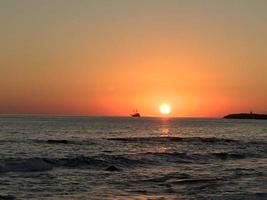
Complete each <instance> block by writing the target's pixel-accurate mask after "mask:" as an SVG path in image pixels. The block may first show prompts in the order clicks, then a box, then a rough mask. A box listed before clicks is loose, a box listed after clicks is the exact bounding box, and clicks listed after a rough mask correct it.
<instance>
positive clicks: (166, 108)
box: [159, 104, 171, 115]
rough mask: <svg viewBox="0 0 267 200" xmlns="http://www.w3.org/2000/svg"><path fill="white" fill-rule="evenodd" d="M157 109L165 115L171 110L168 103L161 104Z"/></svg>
mask: <svg viewBox="0 0 267 200" xmlns="http://www.w3.org/2000/svg"><path fill="white" fill-rule="evenodd" d="M159 111H160V113H161V114H163V115H167V114H169V113H170V112H171V107H170V105H168V104H161V105H160V107H159Z"/></svg>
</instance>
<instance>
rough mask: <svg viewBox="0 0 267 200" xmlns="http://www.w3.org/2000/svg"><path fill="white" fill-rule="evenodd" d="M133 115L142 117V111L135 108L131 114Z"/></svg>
mask: <svg viewBox="0 0 267 200" xmlns="http://www.w3.org/2000/svg"><path fill="white" fill-rule="evenodd" d="M131 116H132V117H141V115H140V113H139V112H138V111H137V109H135V110H133V113H132V114H131Z"/></svg>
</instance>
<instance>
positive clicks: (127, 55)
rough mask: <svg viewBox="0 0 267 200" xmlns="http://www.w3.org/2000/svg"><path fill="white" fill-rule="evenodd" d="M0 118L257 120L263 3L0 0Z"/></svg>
mask: <svg viewBox="0 0 267 200" xmlns="http://www.w3.org/2000/svg"><path fill="white" fill-rule="evenodd" d="M0 24H1V26H0V44H1V45H0V113H1V114H58V115H63V114H67V115H126V116H127V115H129V114H130V113H131V112H132V109H134V108H137V109H138V110H139V111H140V112H141V114H142V115H145V116H161V114H160V112H159V105H161V104H163V103H167V104H169V105H170V106H171V108H172V112H171V114H170V115H171V116H175V117H186V116H188V117H221V116H223V115H225V114H228V113H235V112H249V111H250V110H253V111H254V112H262V113H266V112H267V1H266V0H75V1H74V0H17V1H15V0H1V1H0Z"/></svg>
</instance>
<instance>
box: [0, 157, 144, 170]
mask: <svg viewBox="0 0 267 200" xmlns="http://www.w3.org/2000/svg"><path fill="white" fill-rule="evenodd" d="M139 164H145V161H142V160H138V159H131V158H126V157H124V156H118V155H105V156H99V158H96V157H85V156H78V157H74V158H28V159H19V158H18V159H14V158H13V159H9V160H0V173H1V172H2V173H6V172H37V171H47V170H52V169H53V168H56V167H68V168H80V167H81V168H82V167H85V168H94V169H105V168H107V167H108V166H112V165H116V166H118V167H132V166H136V165H139Z"/></svg>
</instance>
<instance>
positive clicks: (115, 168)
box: [106, 165, 120, 172]
mask: <svg viewBox="0 0 267 200" xmlns="http://www.w3.org/2000/svg"><path fill="white" fill-rule="evenodd" d="M106 171H110V172H114V171H120V169H118V168H117V167H115V166H113V165H112V166H109V167H108V168H107V169H106Z"/></svg>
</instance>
